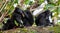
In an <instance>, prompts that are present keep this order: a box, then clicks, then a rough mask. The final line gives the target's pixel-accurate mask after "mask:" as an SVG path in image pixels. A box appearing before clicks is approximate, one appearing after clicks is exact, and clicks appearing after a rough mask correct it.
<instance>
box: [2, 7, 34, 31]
mask: <svg viewBox="0 0 60 33" xmlns="http://www.w3.org/2000/svg"><path fill="white" fill-rule="evenodd" d="M15 21H16V22H17V23H18V26H16V24H15ZM33 23H34V19H33V15H32V14H31V12H30V11H29V10H24V11H23V10H21V9H20V8H18V7H16V8H15V10H14V12H13V13H12V17H11V18H9V19H8V20H7V23H4V22H3V24H4V26H3V28H2V30H9V29H13V28H14V27H20V28H23V27H24V26H32V25H33Z"/></svg>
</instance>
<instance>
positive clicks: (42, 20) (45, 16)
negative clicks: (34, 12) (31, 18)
mask: <svg viewBox="0 0 60 33" xmlns="http://www.w3.org/2000/svg"><path fill="white" fill-rule="evenodd" d="M49 16H51V18H52V12H50V10H46V11H45V12H43V13H41V14H39V15H38V16H37V17H36V20H35V23H36V25H37V26H49V25H50V24H51V22H50V20H49Z"/></svg>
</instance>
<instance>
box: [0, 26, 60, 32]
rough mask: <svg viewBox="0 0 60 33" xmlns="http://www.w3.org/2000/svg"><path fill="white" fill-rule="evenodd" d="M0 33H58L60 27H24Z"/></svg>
mask: <svg viewBox="0 0 60 33" xmlns="http://www.w3.org/2000/svg"><path fill="white" fill-rule="evenodd" d="M0 33H60V26H55V27H51V26H49V27H36V26H32V27H24V28H16V29H11V30H6V31H0Z"/></svg>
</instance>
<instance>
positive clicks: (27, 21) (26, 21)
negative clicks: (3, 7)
mask: <svg viewBox="0 0 60 33" xmlns="http://www.w3.org/2000/svg"><path fill="white" fill-rule="evenodd" d="M24 15H25V17H24V20H23V24H24V26H32V25H33V23H34V18H33V15H32V13H31V12H30V11H29V10H25V12H24Z"/></svg>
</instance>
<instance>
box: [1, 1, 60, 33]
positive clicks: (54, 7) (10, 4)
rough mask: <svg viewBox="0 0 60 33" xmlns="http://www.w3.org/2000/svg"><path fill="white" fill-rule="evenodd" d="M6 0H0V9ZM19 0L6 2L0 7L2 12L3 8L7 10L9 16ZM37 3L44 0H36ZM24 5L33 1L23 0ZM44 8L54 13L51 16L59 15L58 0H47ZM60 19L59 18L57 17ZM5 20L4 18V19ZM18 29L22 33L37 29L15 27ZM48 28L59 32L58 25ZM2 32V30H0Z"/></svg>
mask: <svg viewBox="0 0 60 33" xmlns="http://www.w3.org/2000/svg"><path fill="white" fill-rule="evenodd" d="M5 1H6V0H0V10H1V8H2V7H3V6H4V4H5ZM18 1H19V0H9V1H8V3H7V4H6V5H5V6H4V8H3V9H2V11H1V12H2V13H4V12H5V10H8V15H10V16H11V14H12V12H13V10H14V8H15V7H14V4H19V3H18ZM38 1H39V2H38V4H42V3H43V2H44V0H38ZM24 4H25V5H32V4H34V1H30V0H25V1H24ZM46 9H50V10H51V12H53V13H55V14H54V15H53V17H57V18H60V17H59V16H58V15H60V0H57V2H56V0H49V3H48V4H47V5H46V6H45V8H44V10H46ZM58 20H60V19H58ZM5 21H6V20H5ZM57 24H58V25H60V22H58V23H57ZM17 30H18V31H19V30H21V32H22V33H26V32H29V33H36V32H37V31H35V30H30V31H28V30H27V29H26V28H23V29H17ZM49 30H54V32H55V33H60V26H55V27H51V28H50V29H49ZM0 33H2V32H0Z"/></svg>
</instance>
